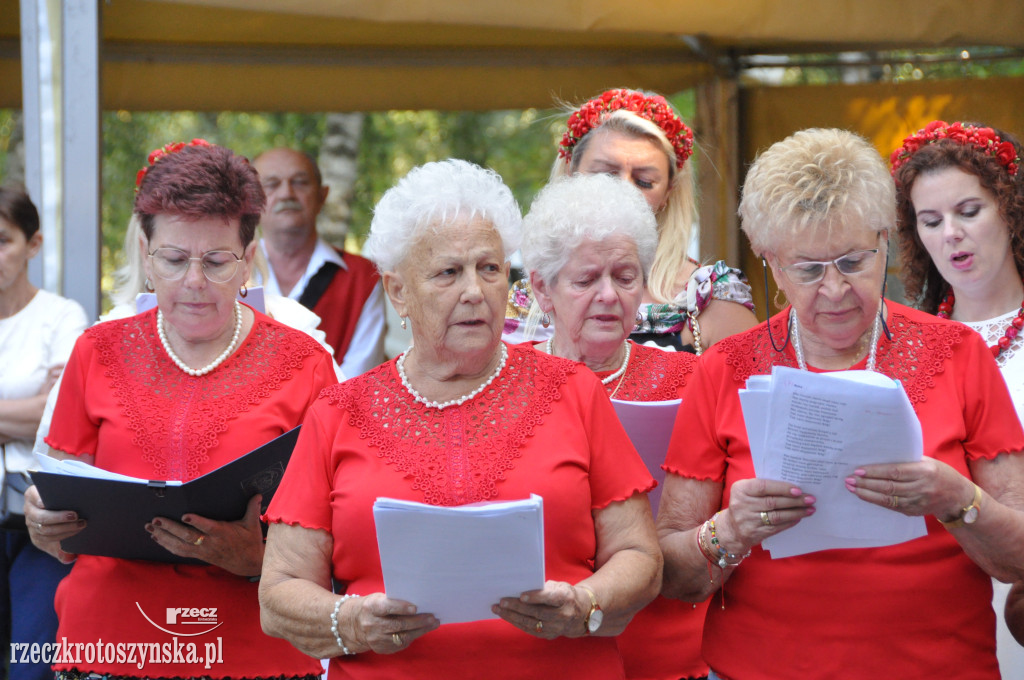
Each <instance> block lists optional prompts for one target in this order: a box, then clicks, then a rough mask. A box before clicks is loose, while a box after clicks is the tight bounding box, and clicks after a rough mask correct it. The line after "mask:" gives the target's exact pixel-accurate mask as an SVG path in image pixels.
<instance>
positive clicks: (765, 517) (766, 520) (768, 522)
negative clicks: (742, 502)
mask: <svg viewBox="0 0 1024 680" xmlns="http://www.w3.org/2000/svg"><path fill="white" fill-rule="evenodd" d="M761 524H763V525H765V526H766V527H770V526H772V518H771V517H769V516H768V511H767V510H762V511H761Z"/></svg>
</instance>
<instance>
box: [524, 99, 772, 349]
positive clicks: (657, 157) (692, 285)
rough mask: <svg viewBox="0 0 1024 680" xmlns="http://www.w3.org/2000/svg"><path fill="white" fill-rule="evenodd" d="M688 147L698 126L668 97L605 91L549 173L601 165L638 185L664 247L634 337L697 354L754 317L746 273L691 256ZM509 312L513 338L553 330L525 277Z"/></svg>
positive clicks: (583, 112)
mask: <svg viewBox="0 0 1024 680" xmlns="http://www.w3.org/2000/svg"><path fill="white" fill-rule="evenodd" d="M692 153H693V132H692V131H691V130H690V128H689V127H687V126H686V124H685V123H684V122H683V121H682V119H681V118H680V117H679V115H678V114H677V113H676V112H675V111H674V110H673V109H672V106H671V105H670V104H669V103H668V101H667V100H666V99H665V98H664V97H662V96H660V95H656V94H650V93H646V92H642V91H639V90H628V89H616V90H608V91H607V92H604V93H603V94H601V95H600V96H598V97H595V98H594V99H591V100H590V101H588V102H586V103H585V104H583V106H581V107H580V108H579V109H577V110H576V111H574V112H573V113H572V115H570V116H569V120H568V122H567V129H566V132H565V134H564V135H563V136H562V141H561V142H560V143H559V148H558V157H557V158H556V159H555V163H554V166H553V167H552V169H551V179H552V180H555V179H558V178H560V177H564V176H566V175H573V174H596V173H604V174H610V175H616V176H619V177H621V178H622V179H624V180H626V181H627V182H630V183H631V184H634V185H636V186H637V187H638V188H639V189H640V191H641V192H642V193H643V195H644V198H646V199H647V203H648V204H649V205H650V206H651V209H652V210H653V211H654V212H655V215H656V217H657V220H658V247H657V250H656V252H655V256H654V265H653V267H652V268H651V277H650V280H649V281H648V283H647V289H646V291H645V293H644V298H643V304H642V305H641V307H640V311H639V312H638V314H637V319H636V322H637V323H636V327H635V329H634V331H633V334H632V339H633V340H635V341H636V342H639V343H641V344H653V345H657V346H659V347H661V348H662V349H667V350H684V351H689V352H694V353H696V354H700V353H701V352H703V350H704V349H706V348H708V347H710V346H711V345H713V344H714V343H715V342H717V341H718V340H720V339H722V338H725V337H728V336H730V335H732V334H734V333H738V332H740V331H743V330H746V329H747V328H750V327H751V326H753V325H754V324H755V323H757V319H756V318H755V317H754V313H753V310H754V304H753V301H752V299H751V295H750V286H748V285H747V282H746V277H744V275H743V273H742V272H740V271H739V270H738V269H732V268H730V267H729V266H728V265H726V264H725V262H723V261H718V262H716V263H714V264H712V265H707V266H703V267H702V266H699V264H698V263H697V262H694V261H693V260H692V259H690V258H689V256H688V255H687V252H688V250H689V248H690V244H691V242H692V240H693V236H694V226H695V222H696V220H695V218H696V202H695V200H694V192H693V174H692V164H691V163H689V162H688V160H689V158H690V156H691V155H692ZM506 317H507V318H506V321H505V335H506V338H507V339H509V340H515V341H519V340H534V341H539V340H546V339H548V338H549V337H550V336H551V335H552V332H551V329H550V328H548V327H547V325H548V324H549V323H550V320H549V319H547V318H545V315H543V314H542V313H541V311H540V309H539V307H537V305H535V304H533V300H532V295H531V292H530V289H529V286H528V284H527V283H526V282H525V281H520V282H517V283H516V285H514V286H513V288H512V291H511V292H510V293H509V304H508V310H507V311H506ZM538 325H540V328H538Z"/></svg>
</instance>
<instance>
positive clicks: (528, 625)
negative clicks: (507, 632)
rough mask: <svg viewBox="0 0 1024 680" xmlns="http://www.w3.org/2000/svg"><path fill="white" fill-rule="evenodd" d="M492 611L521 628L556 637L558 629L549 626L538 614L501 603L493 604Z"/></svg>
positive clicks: (537, 634)
mask: <svg viewBox="0 0 1024 680" xmlns="http://www.w3.org/2000/svg"><path fill="white" fill-rule="evenodd" d="M491 611H492V612H494V613H495V614H497V615H498V616H499V617H501V618H502V619H504V620H505V621H508V622H509V623H511V624H512V625H513V626H515V627H516V628H518V629H519V630H521V631H523V632H526V633H529V634H530V635H535V636H537V637H542V638H548V637H555V636H556V635H557V631H553V630H552V628H553V626H548V627H547V628H545V626H546V625H547V624H546V623H545V621H544V619H542V618H538V617H536V616H530V615H529V614H526V613H523V612H520V611H517V610H515V609H512V608H510V607H504V606H502V605H501V604H500V603H499V604H496V605H493V606H492V607H491Z"/></svg>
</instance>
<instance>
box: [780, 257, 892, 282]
mask: <svg viewBox="0 0 1024 680" xmlns="http://www.w3.org/2000/svg"><path fill="white" fill-rule="evenodd" d="M878 250H879V249H878V248H871V249H870V250H855V251H853V252H852V253H847V254H846V255H843V256H842V257H837V258H836V259H834V260H828V261H826V262H794V263H793V264H791V265H787V266H785V267H780V269H781V270H782V271H783V272H785V274H786V276H787V277H788V278H789V280H790V281H792V282H793V283H796V284H799V285H810V284H812V283H817V282H818V281H821V280H822V279H823V278H825V270H826V269H828V266H829V265H830V264H834V265H835V266H836V269H838V270H839V273H840V274H842V275H843V276H855V275H857V274H863V273H864V272H866V271H867V270H868V269H870V268H871V265H872V263H874V261H875V255H877V254H878Z"/></svg>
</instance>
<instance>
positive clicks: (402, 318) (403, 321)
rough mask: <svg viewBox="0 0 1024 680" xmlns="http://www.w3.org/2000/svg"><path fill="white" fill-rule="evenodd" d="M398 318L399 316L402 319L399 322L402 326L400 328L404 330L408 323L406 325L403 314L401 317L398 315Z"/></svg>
mask: <svg viewBox="0 0 1024 680" xmlns="http://www.w3.org/2000/svg"><path fill="white" fill-rule="evenodd" d="M399 318H400V319H401V320H402V323H401V326H402V330H403V331H404V330H406V329H407V328H409V325H408V324H407V323H406V322H405V317H404V316H401V317H399Z"/></svg>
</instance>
